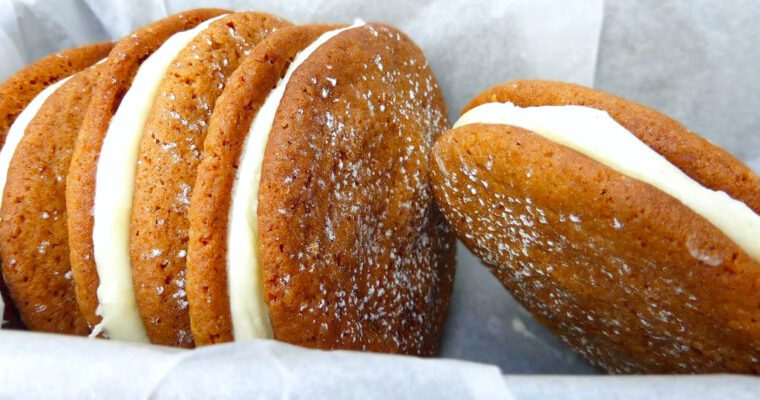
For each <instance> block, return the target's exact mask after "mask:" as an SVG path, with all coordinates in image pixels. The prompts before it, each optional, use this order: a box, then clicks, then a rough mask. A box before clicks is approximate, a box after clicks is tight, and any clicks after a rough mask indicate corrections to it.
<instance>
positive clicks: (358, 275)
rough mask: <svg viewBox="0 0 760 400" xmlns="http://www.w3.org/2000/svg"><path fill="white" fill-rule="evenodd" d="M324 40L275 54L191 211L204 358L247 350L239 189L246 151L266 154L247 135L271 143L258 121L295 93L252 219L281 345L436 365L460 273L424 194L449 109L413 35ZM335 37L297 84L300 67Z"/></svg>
mask: <svg viewBox="0 0 760 400" xmlns="http://www.w3.org/2000/svg"><path fill="white" fill-rule="evenodd" d="M327 29H328V27H318V26H305V27H294V28H287V29H283V30H281V31H279V32H277V33H275V34H273V35H272V36H271V37H269V38H267V39H266V40H265V41H264V42H262V43H261V44H260V45H259V46H258V47H257V48H256V49H254V51H253V52H252V54H251V56H250V57H249V58H248V59H247V60H246V61H245V62H244V63H243V65H242V66H241V67H240V68H239V69H238V71H236V72H235V74H233V76H232V77H231V79H230V83H229V84H228V86H227V88H226V89H225V92H224V93H223V94H222V96H221V97H220V99H219V101H218V103H217V107H216V111H215V113H214V115H213V116H212V120H211V126H210V127H209V133H208V135H207V138H206V142H205V145H204V146H205V152H206V156H205V158H204V159H203V161H202V162H201V166H200V169H199V171H198V177H197V180H196V186H195V190H194V191H193V197H192V200H191V206H190V227H191V228H190V244H189V254H188V257H189V258H188V279H187V283H188V287H187V291H188V292H187V293H188V300H189V301H190V312H191V322H192V327H193V332H194V334H195V337H196V343H198V344H208V343H216V342H223V341H229V340H233V339H237V340H239V339H240V338H236V337H235V334H234V332H235V326H234V325H235V324H234V319H233V317H232V316H231V314H232V311H231V304H230V302H231V300H230V297H229V296H230V294H229V293H228V285H229V283H230V282H228V279H227V273H228V272H229V271H228V267H229V266H228V265H226V264H227V257H229V254H228V251H227V249H228V245H229V244H228V230H229V229H230V226H228V225H230V224H229V223H228V221H229V220H230V219H231V218H230V217H229V215H230V211H231V207H232V204H234V202H235V200H234V190H235V189H234V188H235V187H236V184H235V179H236V176H237V174H238V171H237V169H238V167H239V166H240V168H242V166H243V165H245V158H244V157H245V153H244V152H243V149H244V148H246V142H247V141H248V140H255V139H256V138H250V137H247V136H248V135H249V129H252V132H254V131H255V132H256V133H261V132H258V131H256V126H257V122H258V118H259V116H260V115H259V114H261V113H262V110H264V109H266V107H267V104H268V103H267V100H268V98H269V96H272V95H273V93H276V91H277V90H278V89H282V90H283V91H282V92H281V95H282V98H281V100H280V101H279V103H277V104H276V105H275V107H276V108H275V109H274V110H271V109H268V110H267V111H268V112H272V113H273V114H272V121H271V122H272V123H271V126H270V129H269V130H268V132H264V133H265V134H266V133H268V135H269V136H268V138H265V143H266V145H265V147H264V149H263V161H262V164H261V175H260V178H259V182H258V197H257V198H258V208H257V209H255V210H252V211H251V212H255V213H256V216H257V218H258V228H257V230H258V235H257V236H256V243H257V244H258V248H257V249H255V250H256V251H258V253H259V256H260V265H261V277H260V279H261V282H260V284H261V286H262V288H261V289H262V290H263V300H264V301H265V305H266V308H265V310H264V312H265V313H266V314H267V315H266V319H268V320H269V321H271V327H270V328H271V334H272V335H273V337H274V338H275V339H277V340H282V341H285V342H289V343H294V344H299V345H303V346H308V347H317V348H324V349H337V348H341V349H360V350H370V351H384V352H398V353H407V354H421V355H432V354H434V353H435V352H436V350H437V348H438V345H439V340H440V334H441V329H442V326H443V322H444V319H445V315H446V311H447V309H448V302H449V296H450V292H451V286H452V279H453V271H454V246H453V239H452V237H451V235H450V233H449V231H448V227H447V225H446V224H445V222H444V221H443V219H442V217H441V216H440V214H439V213H438V211H437V209H436V208H435V206H434V205H433V202H432V193H431V191H430V188H429V186H428V184H427V178H426V176H427V173H428V168H429V150H430V148H431V146H432V144H433V142H434V141H435V139H436V138H437V137H438V135H439V134H440V133H441V132H443V131H444V130H445V129H446V127H447V121H446V112H445V107H444V104H443V99H442V97H441V94H440V91H439V89H438V86H437V83H436V81H435V78H434V76H433V74H432V72H431V71H430V68H429V67H428V65H427V62H426V61H425V59H424V57H423V55H422V53H421V52H420V50H419V49H418V48H417V47H416V46H415V45H414V44H413V43H412V42H411V41H410V40H409V39H408V38H407V37H406V36H404V35H403V34H401V33H400V32H398V31H396V30H395V29H393V28H391V27H388V26H385V25H381V24H367V25H354V26H352V27H350V28H347V29H346V28H344V29H346V30H342V31H340V32H339V33H337V32H338V31H335V28H334V27H329V30H327ZM330 32H336V34H335V36H332V37H331V38H329V39H327V40H326V41H324V42H322V43H321V45H319V46H318V47H317V48H315V49H312V50H313V53H311V54H310V55H309V56H308V58H306V59H305V60H300V61H302V64H300V65H297V68H295V69H294V70H291V66H290V65H289V64H290V62H291V60H293V59H295V60H299V56H297V54H299V55H300V53H301V52H305V51H306V49H309V48H311V47H312V46H313V45H314V42H315V39H316V42H319V41H320V39H322V38H323V37H324V35H329V34H330ZM317 37H319V38H318V39H317ZM286 71H287V73H286ZM283 74H285V76H286V78H287V79H288V80H287V82H286V83H287V84H286V86H284V87H281V86H280V84H279V83H278V80H279V79H280V78H281V77H282V76H283ZM280 83H282V82H280ZM275 84H276V85H277V87H276V88H275V90H274V91H272V92H271V93H270V90H271V88H272V87H273V86H274V85H275ZM265 99H266V100H265ZM251 110H252V111H251ZM252 125H253V128H251V126H252ZM259 140H260V139H259Z"/></svg>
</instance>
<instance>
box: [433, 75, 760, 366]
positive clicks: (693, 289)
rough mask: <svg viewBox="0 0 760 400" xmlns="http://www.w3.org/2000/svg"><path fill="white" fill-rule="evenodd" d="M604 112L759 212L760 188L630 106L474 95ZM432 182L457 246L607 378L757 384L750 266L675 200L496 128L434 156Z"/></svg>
mask: <svg viewBox="0 0 760 400" xmlns="http://www.w3.org/2000/svg"><path fill="white" fill-rule="evenodd" d="M489 102H512V103H514V104H515V105H517V106H520V107H536V106H552V105H553V106H560V105H582V106H587V107H591V108H596V109H599V110H603V111H606V112H607V113H608V114H609V115H610V117H612V118H613V119H614V120H615V121H617V122H618V123H619V124H620V125H622V126H623V127H624V128H625V129H627V130H628V131H630V133H632V134H633V135H635V136H636V137H637V138H638V139H639V140H640V141H641V142H643V143H645V144H646V145H647V146H649V147H650V148H651V149H653V150H655V151H656V152H657V153H659V154H660V155H662V156H663V157H665V158H666V159H667V160H668V161H669V162H670V163H671V164H673V165H674V166H676V167H677V168H679V169H680V170H681V171H683V172H684V173H685V174H687V175H688V176H689V177H691V178H692V179H694V180H695V181H697V182H699V183H700V184H701V185H703V186H704V187H706V188H709V189H713V190H722V191H725V192H726V193H728V194H729V195H730V196H731V197H733V198H734V199H736V200H738V201H741V202H743V203H744V204H746V206H747V207H749V209H751V210H753V211H754V212H755V213H757V212H758V211H760V202H758V198H759V197H758V196H760V180H759V179H760V178H758V177H757V175H755V174H753V173H752V172H751V170H749V169H748V168H747V167H746V166H744V165H743V164H742V163H741V162H739V161H738V160H736V159H735V158H733V157H732V156H730V155H729V154H728V153H727V152H725V151H723V150H721V149H719V148H717V147H716V146H714V145H712V144H710V143H709V142H708V141H706V140H704V139H702V138H700V137H698V136H697V135H695V134H693V133H691V132H689V131H688V130H687V129H686V128H684V127H683V126H682V125H680V124H678V123H677V122H676V121H674V120H672V119H670V118H668V117H666V116H664V115H662V114H660V113H658V112H656V111H654V110H652V109H649V108H647V107H644V106H642V105H638V104H635V103H632V102H630V101H627V100H624V99H622V98H619V97H615V96H612V95H609V94H606V93H601V92H598V91H595V90H592V89H588V88H583V87H580V86H577V85H571V84H564V83H556V82H542V81H516V82H511V83H507V84H504V85H500V86H497V87H495V88H492V89H490V90H488V91H486V92H485V93H483V94H481V95H480V96H478V97H477V98H476V99H475V100H474V101H473V102H472V103H471V104H470V105H469V106H468V107H467V108H466V110H465V111H467V110H470V109H472V108H474V107H476V106H479V105H482V104H484V103H489ZM433 158H434V159H435V165H436V168H433V171H432V172H431V183H432V186H433V190H434V192H435V195H436V199H437V200H438V202H439V204H440V205H441V209H442V210H443V212H444V214H445V215H446V217H447V219H448V220H449V222H450V223H451V225H452V227H453V228H454V230H455V231H456V232H457V234H458V235H459V237H460V238H461V239H462V240H463V242H464V243H465V244H466V245H467V246H468V247H469V248H470V249H472V250H473V252H475V253H476V254H477V255H478V256H479V257H480V258H481V259H482V260H483V261H484V263H486V264H487V265H488V266H489V267H490V268H491V270H492V272H493V273H494V274H495V275H496V276H497V277H498V278H499V279H500V280H501V281H502V282H503V283H504V285H505V286H506V287H507V289H509V290H510V291H511V292H512V293H513V294H514V295H515V297H516V298H517V299H519V300H520V301H521V302H522V303H523V305H525V306H526V308H528V309H529V310H530V311H531V312H532V313H533V314H534V315H535V316H536V317H537V318H538V319H539V320H540V321H542V322H543V323H544V324H545V325H547V326H548V327H549V328H550V329H552V330H553V331H555V332H556V333H558V334H559V335H560V336H561V337H562V338H563V340H565V341H566V342H568V343H569V344H570V345H571V346H573V347H574V348H576V349H577V350H579V351H580V352H581V353H582V354H584V355H585V356H586V357H587V358H588V359H589V360H591V361H592V362H594V363H595V364H597V365H600V366H602V367H603V368H605V369H606V370H608V371H610V372H619V373H622V372H625V373H642V372H646V373H673V372H739V373H758V372H760V363H758V359H760V325H758V323H757V321H758V320H759V319H760V311H759V310H758V308H757V303H758V295H757V290H756V282H758V281H760V273H759V272H758V271H760V269H758V267H760V265H758V264H759V263H758V261H757V260H753V259H752V258H751V257H750V256H749V255H748V254H747V253H746V252H745V251H744V250H743V249H742V248H740V247H739V245H737V243H735V242H734V241H732V240H731V239H729V238H728V237H727V236H726V234H724V233H723V232H722V231H720V230H719V229H718V228H716V226H714V225H712V224H711V223H710V222H708V221H707V220H706V219H705V218H704V217H702V216H701V215H699V214H697V213H696V212H694V211H692V209H690V208H688V207H687V206H686V205H684V204H683V203H681V202H680V201H679V200H677V199H676V198H675V197H672V196H671V195H669V194H667V193H665V192H664V191H662V190H659V189H657V188H655V187H654V186H652V185H650V184H647V183H645V182H643V181H640V180H637V179H633V178H630V177H628V176H626V175H623V174H622V173H620V172H618V171H616V170H614V169H612V168H611V167H609V166H607V165H605V164H602V163H601V162H598V161H596V160H594V159H592V158H591V157H589V156H587V155H584V154H582V153H580V152H579V151H576V150H573V149H572V148H570V147H566V146H563V145H560V144H558V143H556V142H554V141H551V140H548V139H546V138H545V137H543V136H541V135H539V134H537V133H534V132H530V131H528V130H525V129H521V128H518V127H515V126H509V125H497V124H470V125H464V126H460V127H459V128H456V129H453V130H451V131H449V132H448V133H446V134H445V135H444V136H443V137H442V138H441V139H440V140H439V141H438V142H437V143H436V145H435V147H434V150H433Z"/></svg>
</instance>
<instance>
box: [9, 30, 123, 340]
mask: <svg viewBox="0 0 760 400" xmlns="http://www.w3.org/2000/svg"><path fill="white" fill-rule="evenodd" d="M110 49H111V44H110V43H101V44H96V45H91V46H85V47H79V48H75V49H70V50H65V51H62V52H59V53H56V54H53V55H51V56H48V57H45V58H43V59H40V60H39V61H37V62H35V63H33V64H31V65H29V66H28V67H26V68H24V69H23V70H21V71H19V72H18V73H16V74H15V75H13V76H11V77H10V78H9V79H8V80H6V81H5V82H4V83H3V84H2V85H0V116H1V117H0V121H1V122H0V140H1V141H2V142H3V143H4V145H3V147H2V150H0V193H2V194H3V195H2V196H0V204H2V207H1V209H0V257H1V258H2V269H3V271H2V272H3V276H4V281H5V284H6V285H7V286H8V294H9V297H12V298H13V300H14V303H15V305H16V306H17V308H18V311H20V317H21V318H22V319H23V321H24V322H25V324H26V326H27V327H29V328H30V329H35V330H42V331H48V332H59V333H76V334H84V333H86V332H87V330H86V324H84V321H83V320H82V318H81V315H80V314H79V309H78V307H77V303H76V300H75V298H74V286H73V283H72V282H71V280H70V279H71V273H70V268H69V263H68V247H67V243H66V242H67V241H66V232H65V227H66V225H65V224H66V222H65V221H66V219H65V218H66V217H65V207H64V201H63V194H64V185H65V181H64V179H63V178H64V177H65V175H66V169H67V168H68V161H69V155H70V150H71V146H70V144H71V143H73V138H75V137H76V134H77V131H78V129H79V124H80V123H81V117H82V115H83V113H84V110H85V109H86V108H87V105H88V103H89V101H90V84H91V82H92V80H93V78H94V76H95V75H96V74H97V72H96V67H91V68H88V67H89V66H90V65H93V64H94V63H96V62H97V61H99V60H101V59H103V58H105V57H106V56H107V54H108V52H109V50H110ZM83 69H84V71H83V72H80V73H78V71H81V70H83ZM3 292H5V290H3ZM9 303H10V302H9ZM3 305H4V304H3V301H2V300H0V316H3V321H6V320H7V321H9V322H13V323H12V324H11V325H15V326H18V325H19V324H18V322H19V321H18V315H17V314H16V312H15V310H14V309H13V306H12V305H11V304H7V305H5V306H6V307H5V308H6V310H7V311H8V313H6V314H5V315H4V312H3V310H2V309H3Z"/></svg>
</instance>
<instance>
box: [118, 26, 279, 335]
mask: <svg viewBox="0 0 760 400" xmlns="http://www.w3.org/2000/svg"><path fill="white" fill-rule="evenodd" d="M286 25H288V23H287V22H285V21H284V20H282V19H280V18H277V17H274V16H271V15H267V14H261V13H253V12H246V13H235V14H230V15H228V16H225V17H223V18H221V19H219V20H217V21H215V22H213V23H212V24H211V25H209V26H208V28H207V29H205V30H203V32H201V33H200V34H198V35H197V36H196V37H195V38H194V39H193V40H192V41H191V42H190V43H189V44H188V45H187V46H186V47H185V48H184V50H182V51H181V52H180V53H179V55H178V56H177V57H176V58H175V60H174V61H173V62H172V64H171V65H170V66H169V68H168V69H167V71H166V74H165V75H164V78H163V80H162V82H161V84H160V85H159V88H158V95H157V97H156V100H155V102H154V103H153V107H152V110H151V112H150V115H149V117H148V119H147V122H146V123H145V128H144V130H143V133H142V139H141V141H140V151H139V161H138V165H137V173H136V176H135V183H134V198H133V200H132V220H131V238H130V255H131V268H132V271H133V277H134V286H135V297H136V300H137V306H138V309H139V311H140V314H141V316H142V319H143V323H144V325H145V328H146V331H147V334H148V337H149V338H150V340H151V342H153V343H157V344H164V345H175V346H185V347H188V346H191V345H192V344H193V338H192V334H191V330H190V317H189V315H188V310H187V297H186V296H185V264H186V259H187V257H186V255H187V243H188V228H189V222H188V219H187V210H188V205H189V204H190V194H191V193H192V188H193V185H194V183H195V175H196V171H197V170H198V164H199V163H200V159H201V155H202V154H203V140H204V139H205V136H206V131H207V128H208V121H209V118H210V117H211V114H212V112H213V110H214V103H215V102H216V99H217V97H219V95H220V93H221V92H222V89H223V88H224V85H225V82H226V81H227V79H228V77H229V76H230V74H231V73H232V72H233V71H234V70H235V69H236V68H237V66H238V64H240V62H241V61H242V60H243V58H244V57H245V56H246V55H248V54H249V53H250V51H251V50H252V49H253V48H254V47H255V46H256V44H257V43H259V42H260V41H261V40H262V39H264V38H265V37H266V36H267V35H269V34H270V33H271V32H274V31H275V30H277V29H278V28H280V27H284V26H286Z"/></svg>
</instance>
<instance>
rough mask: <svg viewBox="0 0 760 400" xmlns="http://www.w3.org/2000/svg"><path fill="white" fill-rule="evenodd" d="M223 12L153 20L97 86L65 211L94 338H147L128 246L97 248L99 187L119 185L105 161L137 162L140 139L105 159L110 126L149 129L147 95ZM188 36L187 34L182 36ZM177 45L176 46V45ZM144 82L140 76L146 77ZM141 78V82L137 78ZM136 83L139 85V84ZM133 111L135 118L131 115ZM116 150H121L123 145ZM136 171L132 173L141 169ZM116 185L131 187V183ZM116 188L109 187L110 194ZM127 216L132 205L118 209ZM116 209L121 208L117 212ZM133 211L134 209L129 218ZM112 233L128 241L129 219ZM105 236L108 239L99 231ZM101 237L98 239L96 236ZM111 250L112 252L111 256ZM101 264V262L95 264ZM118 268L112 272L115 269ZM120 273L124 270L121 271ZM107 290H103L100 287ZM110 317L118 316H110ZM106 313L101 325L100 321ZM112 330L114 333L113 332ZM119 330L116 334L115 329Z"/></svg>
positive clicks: (127, 41)
mask: <svg viewBox="0 0 760 400" xmlns="http://www.w3.org/2000/svg"><path fill="white" fill-rule="evenodd" d="M224 13H225V11H223V10H210V9H200V10H192V11H187V12H184V13H181V14H177V15H174V16H171V17H168V18H165V19H163V20H160V21H157V22H154V23H152V24H150V25H148V26H146V27H144V28H142V29H140V30H138V31H136V32H135V33H133V34H131V35H129V36H127V37H125V38H123V39H121V40H120V41H119V42H118V43H116V45H115V46H114V49H113V50H112V51H111V53H110V54H109V57H108V59H107V60H106V61H105V63H104V65H105V67H104V68H103V70H102V71H101V74H100V78H99V79H98V81H97V82H96V83H95V87H94V88H93V97H94V99H96V100H97V101H93V102H92V103H91V104H90V107H89V108H88V109H87V112H86V114H85V116H84V119H83V121H82V127H81V129H80V132H79V136H78V138H77V141H76V144H75V147H74V153H73V154H72V159H71V165H70V168H69V174H68V176H67V178H66V209H67V213H68V218H67V225H68V237H69V248H70V260H71V269H72V272H73V279H74V283H75V285H76V297H77V301H78V303H79V307H80V309H81V312H82V314H83V315H84V318H85V319H86V321H87V323H88V324H89V325H90V326H91V327H96V326H97V327H98V329H97V330H96V332H95V333H100V331H102V330H104V331H105V333H106V334H110V335H111V336H112V337H115V338H125V339H133V340H140V339H142V340H147V336H146V334H145V329H144V328H143V326H142V321H141V320H140V317H139V314H138V313H137V312H136V311H134V310H136V308H135V307H136V306H135V298H134V294H133V293H134V291H133V288H132V276H131V275H132V274H131V271H130V270H129V261H128V260H129V248H128V245H127V246H121V247H115V248H112V249H106V250H104V252H106V253H104V254H102V255H98V254H96V252H95V251H94V249H93V236H94V235H93V213H94V206H95V186H96V183H98V182H100V183H102V180H103V179H109V178H110V179H111V180H116V179H117V177H115V176H114V177H104V178H102V179H101V180H100V181H98V180H96V173H97V170H98V168H97V167H98V163H99V161H101V160H102V161H103V163H104V164H107V165H112V166H113V165H122V160H121V159H120V158H123V157H129V156H132V157H133V158H134V159H135V160H136V153H137V150H136V149H134V147H137V144H139V137H137V138H130V137H128V135H124V136H122V139H123V140H124V146H129V145H130V144H131V145H132V148H130V147H125V148H123V149H121V150H122V151H120V152H117V155H116V158H115V159H109V158H108V157H113V156H112V155H109V156H108V157H101V147H102V146H103V143H104V138H105V137H106V136H107V132H108V131H109V130H110V128H111V127H114V129H116V128H124V129H127V128H129V127H134V126H142V125H143V124H144V122H145V119H144V118H145V117H144V116H143V117H142V118H143V119H142V120H139V118H140V116H139V114H140V112H141V111H142V113H143V114H144V113H146V112H147V110H149V109H150V107H151V105H152V101H147V102H146V101H144V99H142V98H141V95H142V96H151V95H155V92H156V90H157V86H158V82H155V80H156V79H160V78H154V79H152V80H151V79H150V78H151V77H153V76H158V77H161V76H162V75H163V72H164V71H165V70H166V68H167V67H168V64H169V63H171V61H172V60H173V59H174V57H175V56H176V54H177V53H178V52H179V51H180V50H181V49H182V47H184V46H183V44H186V43H187V42H189V41H190V40H192V39H193V38H194V36H195V33H196V32H189V30H192V29H194V28H195V27H196V26H198V25H199V24H201V23H203V22H204V21H206V20H208V19H210V18H214V17H217V16H220V15H222V14H224ZM185 31H188V32H189V33H186V34H180V35H179V36H175V34H177V33H179V32H185ZM170 38H172V39H173V40H171V42H170V47H167V50H165V51H163V52H161V53H157V50H158V49H159V48H162V47H163V46H162V45H164V44H165V42H167V40H168V39H170ZM171 44H174V45H173V46H171ZM138 75H141V76H143V78H141V77H140V76H138ZM138 78H139V80H138ZM133 83H135V84H133ZM127 111H131V115H126V116H125V114H124V113H125V112H127ZM116 145H117V146H119V145H121V144H120V143H116ZM134 169H135V166H132V167H131V169H130V168H125V170H126V171H130V170H131V171H134ZM116 184H120V185H122V186H129V187H131V185H128V183H127V182H121V181H117V182H116ZM109 190H110V188H109ZM118 206H119V207H120V209H115V211H116V210H122V211H123V209H124V208H125V207H129V205H128V204H120V205H118ZM114 207H116V206H114ZM128 211H129V209H127V212H128ZM107 228H110V229H112V230H113V231H114V233H113V234H120V235H121V236H122V237H125V238H128V237H129V214H128V213H127V215H126V216H124V217H122V220H121V221H112V225H111V226H110V227H102V228H101V229H107ZM99 235H100V236H102V235H103V233H102V232H101V233H99ZM96 237H97V235H96ZM108 251H110V252H111V254H107V252H108ZM96 258H101V260H102V261H103V262H102V263H101V264H99V265H97V264H96ZM109 267H111V268H109ZM119 267H122V268H121V269H119ZM104 276H105V277H106V278H112V277H113V279H108V280H106V282H107V283H108V286H103V285H100V281H101V279H103V278H104ZM99 286H100V288H99ZM109 312H110V315H112V316H111V317H109ZM103 315H106V319H105V320H104V321H102V322H103V325H102V326H99V325H98V324H100V323H101V317H102V316H103ZM111 324H113V328H111ZM111 329H112V330H113V332H112V331H111Z"/></svg>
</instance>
